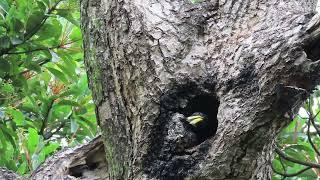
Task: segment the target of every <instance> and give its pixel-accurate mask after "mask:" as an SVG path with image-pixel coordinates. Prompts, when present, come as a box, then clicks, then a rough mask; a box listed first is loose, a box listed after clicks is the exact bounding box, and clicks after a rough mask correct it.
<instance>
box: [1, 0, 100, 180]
mask: <svg viewBox="0 0 320 180" xmlns="http://www.w3.org/2000/svg"><path fill="white" fill-rule="evenodd" d="M78 3H79V2H78V1H77V0H0V156H1V158H0V166H5V167H7V168H9V169H11V170H14V171H16V172H18V173H20V174H26V173H29V172H30V171H33V170H34V169H35V168H37V167H38V166H39V165H40V164H41V163H42V162H43V161H44V160H45V159H46V158H47V157H48V156H49V155H51V154H52V153H53V152H55V151H57V150H59V149H61V148H62V147H64V146H73V145H76V144H79V143H82V142H83V141H86V140H89V139H90V138H92V137H94V136H95V134H96V133H97V125H96V120H95V114H94V104H93V102H92V100H91V94H90V91H89V89H88V87H87V77H86V74H85V71H84V64H83V51H82V39H81V31H80V27H79V22H80V21H79V17H80V14H79V7H78Z"/></svg>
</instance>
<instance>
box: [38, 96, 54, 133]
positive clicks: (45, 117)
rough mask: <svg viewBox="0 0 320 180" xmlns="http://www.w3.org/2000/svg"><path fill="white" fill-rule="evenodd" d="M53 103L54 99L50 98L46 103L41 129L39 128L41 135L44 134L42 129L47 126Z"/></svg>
mask: <svg viewBox="0 0 320 180" xmlns="http://www.w3.org/2000/svg"><path fill="white" fill-rule="evenodd" d="M53 103H54V99H50V102H49V104H48V109H47V111H46V113H45V115H44V119H43V121H42V125H41V129H40V135H42V136H43V135H44V129H45V128H46V127H47V124H48V120H49V116H50V113H51V109H52V106H53Z"/></svg>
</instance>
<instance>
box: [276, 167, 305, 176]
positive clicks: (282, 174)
mask: <svg viewBox="0 0 320 180" xmlns="http://www.w3.org/2000/svg"><path fill="white" fill-rule="evenodd" d="M271 168H272V170H273V172H275V173H276V174H279V175H281V176H284V177H293V176H297V175H299V174H301V173H303V172H305V171H307V170H309V169H311V167H305V168H303V169H301V170H300V171H298V172H295V173H292V174H288V173H282V172H279V171H277V170H276V169H275V168H274V167H273V166H272V165H271Z"/></svg>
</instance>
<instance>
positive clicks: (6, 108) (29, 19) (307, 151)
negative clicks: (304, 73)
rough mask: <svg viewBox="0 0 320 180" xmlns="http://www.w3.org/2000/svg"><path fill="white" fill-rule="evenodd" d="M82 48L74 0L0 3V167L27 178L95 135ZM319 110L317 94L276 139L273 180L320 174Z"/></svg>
mask: <svg viewBox="0 0 320 180" xmlns="http://www.w3.org/2000/svg"><path fill="white" fill-rule="evenodd" d="M195 2H197V1H196V0H194V3H195ZM81 43H82V39H81V31H80V27H79V7H78V1H77V0H0V156H1V158H0V166H5V167H7V168H9V169H11V170H14V171H16V172H18V173H20V174H28V173H30V172H32V171H33V170H35V169H36V168H37V167H38V166H39V165H40V164H41V163H42V162H43V161H44V160H45V159H46V158H47V157H48V156H49V155H51V154H52V153H54V152H55V151H57V150H59V149H61V148H63V147H65V146H73V145H76V144H79V143H82V142H84V141H88V140H90V139H91V138H92V137H94V136H95V135H96V134H97V131H98V130H97V124H96V120H95V114H94V104H93V102H92V100H91V94H90V91H89V89H88V87H87V77H86V74H85V70H84V64H83V51H82V44H81ZM319 111H320V91H319V90H316V91H315V93H314V94H313V95H312V96H311V98H310V99H309V100H308V101H307V102H306V104H305V105H304V107H302V108H301V110H300V113H299V115H297V116H296V117H295V118H294V120H293V121H292V123H291V124H290V125H289V126H288V127H287V128H286V129H285V130H283V131H282V132H281V133H280V134H279V136H278V139H277V143H276V144H277V146H276V152H277V153H276V155H275V160H274V161H273V163H272V164H273V169H274V171H275V172H276V173H275V175H274V179H285V178H286V177H291V178H290V179H316V178H317V176H320V164H318V163H319V157H320V153H319V150H318V147H319V146H320V138H319V137H320V130H319V129H320V126H319V124H320V115H318V114H319ZM318 127H319V128H318Z"/></svg>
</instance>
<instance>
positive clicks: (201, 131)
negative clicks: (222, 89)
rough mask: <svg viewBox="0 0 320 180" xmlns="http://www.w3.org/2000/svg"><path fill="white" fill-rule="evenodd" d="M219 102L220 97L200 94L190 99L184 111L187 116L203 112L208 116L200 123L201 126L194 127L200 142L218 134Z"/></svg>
mask: <svg viewBox="0 0 320 180" xmlns="http://www.w3.org/2000/svg"><path fill="white" fill-rule="evenodd" d="M219 104H220V103H219V101H218V99H217V98H216V97H214V96H211V95H198V96H195V97H194V98H192V99H191V100H190V101H189V103H188V105H187V107H186V108H185V109H184V112H182V113H183V114H184V115H185V116H186V117H188V116H191V115H192V114H194V113H203V114H204V115H205V116H206V121H205V122H204V123H203V124H200V125H199V127H197V128H194V132H195V133H196V134H197V137H198V143H199V144H200V143H202V142H203V141H205V140H206V139H208V138H211V137H213V136H214V135H215V134H216V131H217V128H218V119H217V114H218V109H219Z"/></svg>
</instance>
